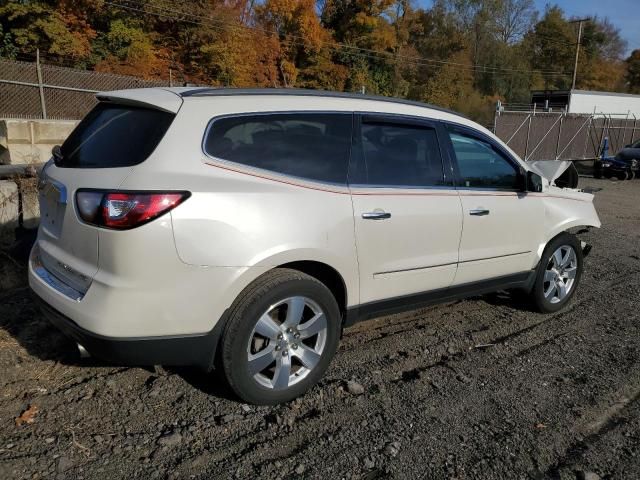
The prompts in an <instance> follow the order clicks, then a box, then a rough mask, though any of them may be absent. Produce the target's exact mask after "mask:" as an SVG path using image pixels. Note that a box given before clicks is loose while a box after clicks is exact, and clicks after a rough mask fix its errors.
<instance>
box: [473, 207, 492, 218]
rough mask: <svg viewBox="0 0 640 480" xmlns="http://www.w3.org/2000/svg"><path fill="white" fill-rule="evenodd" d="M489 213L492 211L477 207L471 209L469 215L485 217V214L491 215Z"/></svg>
mask: <svg viewBox="0 0 640 480" xmlns="http://www.w3.org/2000/svg"><path fill="white" fill-rule="evenodd" d="M489 213H491V212H490V211H489V210H486V209H484V208H476V209H474V210H469V215H474V216H476V217H484V216H485V215H489Z"/></svg>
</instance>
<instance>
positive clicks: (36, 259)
mask: <svg viewBox="0 0 640 480" xmlns="http://www.w3.org/2000/svg"><path fill="white" fill-rule="evenodd" d="M30 261H31V268H32V269H33V272H34V273H35V274H36V275H37V276H38V278H40V280H42V281H43V282H44V283H46V284H47V285H49V286H50V287H51V288H53V289H54V290H56V291H57V292H59V293H61V294H62V295H64V296H65V297H67V298H69V299H71V300H73V301H75V302H79V301H80V300H82V299H83V298H84V293H83V292H79V291H78V290H76V289H75V288H72V287H70V286H69V285H67V284H66V283H64V282H63V281H62V280H60V279H59V278H58V277H56V276H55V275H53V274H52V273H51V272H49V270H47V269H46V268H45V267H44V265H43V264H42V260H40V248H39V247H38V245H35V246H34V247H33V250H32V251H31V259H30Z"/></svg>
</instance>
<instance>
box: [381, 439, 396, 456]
mask: <svg viewBox="0 0 640 480" xmlns="http://www.w3.org/2000/svg"><path fill="white" fill-rule="evenodd" d="M398 453H400V442H391V443H388V444H387V446H386V447H384V454H385V455H388V456H390V457H395V456H396V455H398Z"/></svg>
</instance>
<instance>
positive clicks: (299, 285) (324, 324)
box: [221, 269, 341, 405]
mask: <svg viewBox="0 0 640 480" xmlns="http://www.w3.org/2000/svg"><path fill="white" fill-rule="evenodd" d="M340 328H341V316H340V309H339V308H338V304H337V303H336V300H335V298H334V296H333V294H332V293H331V291H330V290H329V289H328V288H327V287H326V286H325V285H324V284H322V283H321V282H319V281H318V280H316V279H315V278H313V277H311V276H309V275H306V274H304V273H302V272H299V271H297V270H290V269H275V270H272V271H270V272H267V273H266V274H264V275H263V276H262V277H260V278H258V279H257V280H256V281H255V282H253V283H252V284H251V285H250V286H249V287H247V288H246V289H245V291H244V292H242V294H240V296H239V297H238V299H237V300H236V301H235V302H234V305H233V306H232V307H231V312H230V315H229V321H228V323H227V325H226V327H225V331H224V334H223V336H222V340H221V342H222V344H221V351H222V354H221V359H222V367H223V371H224V374H225V377H226V379H227V381H228V382H229V385H230V386H231V388H232V389H233V391H234V392H235V393H236V394H237V395H238V396H239V397H240V398H241V399H242V400H244V401H245V402H248V403H253V404H257V405H273V404H277V403H282V402H287V401H289V400H292V399H294V398H296V397H298V396H299V395H302V394H303V393H304V392H306V391H307V390H308V389H309V388H311V387H312V386H313V385H314V384H316V383H317V382H318V380H320V378H321V377H322V375H323V374H324V372H325V371H326V369H327V367H328V366H329V363H330V362H331V359H332V358H333V356H334V355H335V352H336V349H337V347H338V342H339V338H340Z"/></svg>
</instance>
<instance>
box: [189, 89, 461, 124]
mask: <svg viewBox="0 0 640 480" xmlns="http://www.w3.org/2000/svg"><path fill="white" fill-rule="evenodd" d="M179 95H180V96H181V97H227V96H234V95H290V96H295V97H300V96H303V97H331V98H348V99H352V100H375V101H377V102H388V103H399V104H402V105H411V106H414V107H422V108H430V109H432V110H438V111H441V112H446V113H450V114H452V115H457V116H459V117H464V115H462V114H460V113H458V112H454V111H453V110H449V109H447V108H442V107H437V106H435V105H431V104H429V103H423V102H417V101H414V100H406V99H404V98H394V97H382V96H379V95H362V94H359V93H349V92H332V91H328V90H310V89H304V88H208V87H200V88H194V89H193V90H186V91H182V92H180V93H179ZM465 118H466V117H465Z"/></svg>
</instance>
